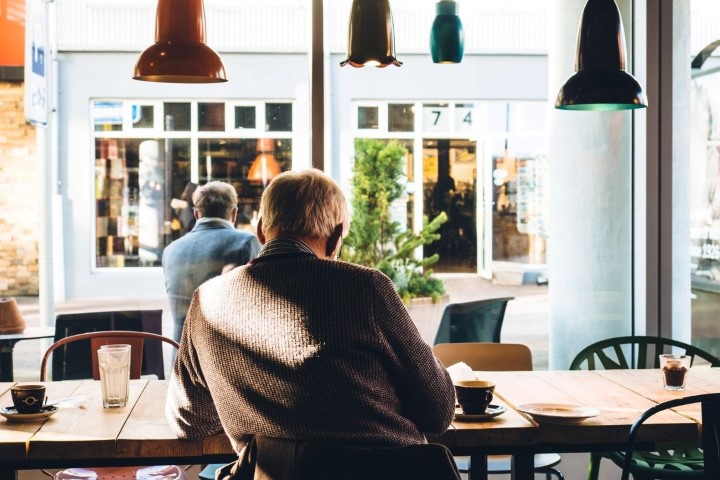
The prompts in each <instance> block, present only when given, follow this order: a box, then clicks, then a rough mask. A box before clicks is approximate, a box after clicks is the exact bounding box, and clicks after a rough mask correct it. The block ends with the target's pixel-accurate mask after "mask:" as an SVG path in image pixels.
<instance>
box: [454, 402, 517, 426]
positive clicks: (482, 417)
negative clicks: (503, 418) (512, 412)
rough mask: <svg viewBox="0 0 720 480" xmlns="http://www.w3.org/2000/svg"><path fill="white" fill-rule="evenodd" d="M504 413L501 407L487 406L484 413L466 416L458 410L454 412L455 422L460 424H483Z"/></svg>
mask: <svg viewBox="0 0 720 480" xmlns="http://www.w3.org/2000/svg"><path fill="white" fill-rule="evenodd" d="M503 413H505V407H503V406H502V405H493V404H490V405H488V407H487V409H486V410H485V413H477V414H467V413H463V411H462V409H460V408H458V409H457V410H456V412H455V420H458V421H460V422H484V421H486V420H490V419H492V418H495V417H497V416H498V415H502V414H503Z"/></svg>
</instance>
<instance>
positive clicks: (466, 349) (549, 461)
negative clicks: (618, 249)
mask: <svg viewBox="0 0 720 480" xmlns="http://www.w3.org/2000/svg"><path fill="white" fill-rule="evenodd" d="M432 348H433V353H434V354H435V356H436V357H437V358H438V359H439V360H440V362H442V364H443V365H445V367H449V366H450V365H454V364H456V363H458V362H464V363H465V364H467V365H468V366H469V367H470V368H472V369H473V370H484V371H487V372H508V371H510V372H515V371H530V370H532V369H533V362H532V352H531V351H530V349H529V348H528V347H527V346H526V345H522V344H519V343H494V342H474V343H440V344H437V345H434V346H433V347H432ZM487 459H488V473H491V474H509V473H511V456H510V455H488V457H487ZM560 460H561V458H560V455H558V454H557V453H542V454H538V455H535V473H539V474H544V475H545V478H546V480H550V478H551V477H552V476H553V475H555V476H556V477H557V478H558V479H559V480H562V479H563V478H564V476H563V474H562V472H560V471H559V470H557V469H555V468H553V467H555V466H556V465H557V464H558V463H560ZM455 462H456V463H457V465H458V469H459V470H460V471H461V472H467V471H468V470H469V466H470V459H469V457H455Z"/></svg>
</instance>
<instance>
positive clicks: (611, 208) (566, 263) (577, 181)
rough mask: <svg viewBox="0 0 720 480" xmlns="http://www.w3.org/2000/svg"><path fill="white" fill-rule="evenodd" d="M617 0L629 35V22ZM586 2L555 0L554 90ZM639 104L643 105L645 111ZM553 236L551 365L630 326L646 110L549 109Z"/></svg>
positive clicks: (567, 68) (567, 66) (565, 362)
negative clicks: (640, 124) (639, 141)
mask: <svg viewBox="0 0 720 480" xmlns="http://www.w3.org/2000/svg"><path fill="white" fill-rule="evenodd" d="M631 1H632V0H626V1H622V0H621V1H619V2H618V4H619V7H620V11H621V14H622V15H623V22H624V25H625V34H626V43H627V45H628V50H630V49H631V39H632V35H631V32H632V22H631V21H630V19H629V18H628V16H626V14H625V13H626V11H627V10H628V9H627V8H626V7H627V6H628V5H629V4H630V2H631ZM584 6H585V2H583V1H578V0H553V1H552V2H551V8H550V19H551V22H552V24H551V25H550V29H549V30H550V39H549V58H548V71H549V95H548V99H549V100H550V103H554V99H555V97H556V96H557V93H558V90H559V88H560V86H561V85H562V83H563V82H564V81H565V80H566V79H567V78H568V77H569V76H570V75H571V74H573V73H574V71H575V70H574V65H575V44H576V36H577V29H578V24H579V21H580V17H581V14H582V10H583V8H584ZM640 112H642V111H640ZM549 115H550V117H549V118H550V131H551V133H550V149H549V151H550V235H549V242H548V272H549V279H550V283H549V303H550V358H549V362H550V368H551V369H567V368H568V366H569V365H570V362H571V361H572V359H573V358H574V356H575V355H576V354H577V353H578V352H579V351H580V350H581V349H582V348H584V347H585V346H587V345H589V344H590V343H593V342H595V341H598V340H601V339H604V338H608V337H612V336H619V335H628V334H630V332H631V327H632V238H633V237H632V206H633V190H632V178H633V177H632V171H633V161H632V153H633V151H632V127H633V124H632V122H633V115H644V113H635V114H633V113H631V112H630V111H621V112H571V111H560V110H555V109H552V111H551V112H550V114H549Z"/></svg>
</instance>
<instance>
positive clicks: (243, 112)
mask: <svg viewBox="0 0 720 480" xmlns="http://www.w3.org/2000/svg"><path fill="white" fill-rule="evenodd" d="M235 128H247V129H255V128H257V124H256V121H255V107H235Z"/></svg>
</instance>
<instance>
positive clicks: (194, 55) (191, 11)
mask: <svg viewBox="0 0 720 480" xmlns="http://www.w3.org/2000/svg"><path fill="white" fill-rule="evenodd" d="M133 78H134V79H135V80H145V81H148V82H167V83H218V82H226V81H227V78H226V76H225V66H224V65H223V63H222V60H221V59H220V56H219V55H218V54H217V53H215V51H214V50H213V49H212V48H210V47H208V46H207V45H205V9H204V7H203V2H202V0H158V6H157V14H156V17H155V44H154V45H152V46H150V47H148V48H147V49H146V50H145V51H144V52H142V54H140V57H139V58H138V60H137V63H136V64H135V72H134V74H133Z"/></svg>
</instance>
